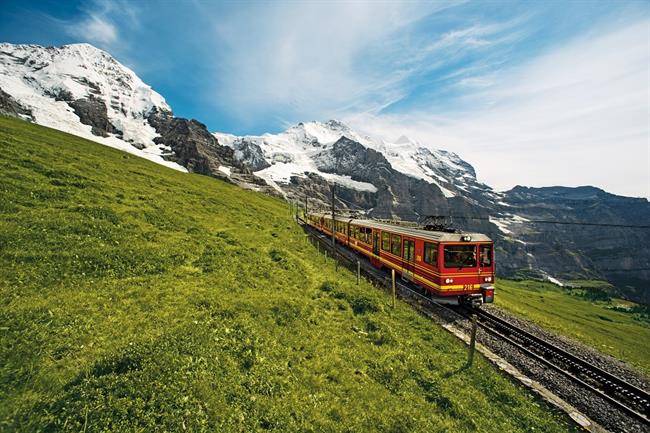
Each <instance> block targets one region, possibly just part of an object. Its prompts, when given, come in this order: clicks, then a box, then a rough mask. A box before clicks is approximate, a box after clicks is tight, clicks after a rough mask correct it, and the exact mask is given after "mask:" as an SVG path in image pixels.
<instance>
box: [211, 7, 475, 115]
mask: <svg viewBox="0 0 650 433" xmlns="http://www.w3.org/2000/svg"><path fill="white" fill-rule="evenodd" d="M457 3H458V2H448V3H439V4H431V3H406V2H403V3H400V2H387V3H382V4H381V7H377V3H375V2H349V3H316V2H305V3H293V2H292V3H280V2H278V3H273V4H267V5H266V6H264V7H260V5H259V4H258V5H257V7H256V8H254V10H251V9H246V8H244V9H243V10H242V9H239V10H237V11H230V12H229V14H227V15H226V16H221V17H220V18H219V20H218V21H217V22H216V23H215V25H214V27H215V33H214V35H215V38H216V46H215V53H218V55H216V54H215V60H216V62H217V67H216V69H217V71H216V77H215V82H214V97H215V100H216V101H223V103H224V104H228V107H229V108H230V109H231V110H233V111H236V112H238V113H239V114H240V115H241V116H242V118H245V117H249V118H250V119H256V118H258V117H259V116H263V115H264V114H265V113H270V112H273V113H279V112H281V113H282V115H283V116H284V117H285V119H286V120H287V121H289V122H292V121H295V120H297V119H304V118H315V117H321V116H322V115H323V114H324V113H329V114H330V115H336V114H337V113H340V112H341V110H342V109H341V107H348V108H349V109H352V107H354V109H359V108H361V109H363V110H368V109H371V108H372V109H374V110H377V109H381V107H384V106H386V105H387V104H389V103H391V102H394V101H396V100H399V99H400V98H401V97H403V96H404V94H405V92H404V89H403V86H404V83H405V81H406V80H407V79H408V77H409V76H410V75H411V74H413V73H416V72H417V70H416V68H415V65H414V56H415V55H416V54H417V55H420V53H421V51H422V48H424V49H428V50H430V51H433V47H422V45H423V44H424V42H425V41H424V40H422V39H421V40H418V41H417V45H418V46H415V45H413V44H410V43H409V41H408V39H409V36H413V34H412V33H411V32H412V28H413V27H414V26H417V23H418V22H419V21H420V20H422V19H424V18H426V17H427V16H430V15H432V14H436V13H437V12H440V11H441V10H445V9H446V8H449V7H453V6H454V5H456V4H457ZM469 33H472V32H471V31H468V34H467V35H451V34H450V35H445V36H444V37H445V38H447V39H453V40H457V41H458V42H457V43H458V44H464V45H470V44H472V45H478V44H481V43H484V42H486V41H484V40H483V39H481V38H480V37H479V36H480V35H478V34H473V35H470V34H469ZM426 40H427V41H428V40H430V38H426ZM412 42H414V43H415V42H416V41H412ZM445 43H446V44H448V45H453V44H454V42H453V41H451V40H450V41H447V42H445Z"/></svg>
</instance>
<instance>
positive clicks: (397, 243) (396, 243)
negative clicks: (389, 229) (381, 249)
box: [390, 235, 402, 256]
mask: <svg viewBox="0 0 650 433" xmlns="http://www.w3.org/2000/svg"><path fill="white" fill-rule="evenodd" d="M390 252H391V253H393V254H395V255H396V256H401V255H402V237H401V236H400V235H393V236H392V239H391V245H390Z"/></svg>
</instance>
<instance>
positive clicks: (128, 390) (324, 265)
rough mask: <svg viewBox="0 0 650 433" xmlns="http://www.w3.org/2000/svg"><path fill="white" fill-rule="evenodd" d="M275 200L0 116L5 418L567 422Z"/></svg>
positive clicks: (454, 424)
mask: <svg viewBox="0 0 650 433" xmlns="http://www.w3.org/2000/svg"><path fill="white" fill-rule="evenodd" d="M465 356H466V353H465V347H464V346H463V345H462V344H461V343H460V342H459V341H457V340H456V339H455V338H453V337H452V336H450V335H448V334H447V333H446V332H444V331H442V330H441V329H440V328H437V327H435V326H434V325H433V324H432V323H431V322H430V321H429V320H427V319H425V318H423V317H421V316H419V315H418V314H416V313H414V312H413V311H412V310H411V309H410V308H409V307H408V306H406V305H401V304H400V305H398V307H397V308H396V309H395V310H393V309H391V308H390V307H389V301H388V298H387V296H386V295H385V294H383V293H382V292H381V291H379V290H377V289H375V288H373V287H372V286H371V285H369V284H367V283H363V284H362V285H361V286H356V285H355V280H354V278H353V276H352V275H351V274H349V273H348V272H347V271H340V272H339V273H338V274H337V273H335V270H334V266H333V263H332V262H325V260H324V259H323V258H322V257H319V256H318V254H317V252H316V251H315V250H314V249H313V248H312V247H311V246H310V245H309V244H308V243H307V242H306V241H305V239H304V235H303V233H302V232H301V231H300V229H299V228H298V227H297V226H295V225H294V224H293V223H292V222H291V221H290V219H289V217H288V215H287V208H286V206H285V204H284V203H283V202H281V201H279V200H277V199H273V198H270V197H266V196H262V195H259V194H256V193H253V192H249V191H244V190H241V189H239V188H237V187H235V186H232V185H229V184H227V183H224V182H221V181H217V180H215V179H211V178H208V177H203V176H199V175H188V174H183V173H179V172H175V171H173V170H169V169H166V168H163V167H161V166H158V165H155V164H153V163H150V162H148V161H145V160H142V159H139V158H136V157H133V156H129V155H127V154H125V153H122V152H119V151H116V150H113V149H110V148H107V147H103V146H101V145H98V144H95V143H92V142H89V141H86V140H83V139H80V138H76V137H73V136H70V135H67V134H64V133H61V132H57V131H53V130H50V129H47V128H42V127H38V126H35V125H30V124H27V123H24V122H22V121H18V120H12V119H7V118H1V117H0V431H71V432H79V431H85V432H92V431H119V432H128V431H193V432H198V431H219V432H228V431H238V432H239V431H257V430H259V431H267V430H272V431H283V432H285V431H373V430H380V431H395V432H398V431H426V432H435V431H453V432H464V431H472V432H474V431H478V432H529V431H532V430H533V429H534V430H535V431H545V432H559V431H567V430H571V428H572V427H570V426H569V425H568V423H567V421H566V418H565V417H564V416H562V415H560V414H557V413H553V412H551V411H550V410H549V407H548V406H547V405H545V404H542V403H540V402H539V401H538V400H536V399H535V398H534V397H532V396H531V395H530V394H528V393H527V392H525V390H523V389H521V388H519V387H518V386H515V385H514V384H513V383H511V382H510V380H509V379H507V378H505V377H503V376H501V375H500V374H499V373H498V372H497V371H496V370H495V369H494V368H493V367H492V366H491V365H489V364H488V363H487V362H486V361H485V360H484V359H482V358H479V359H478V362H477V363H476V364H475V366H474V368H473V369H472V370H471V371H468V370H466V369H463V365H464V362H465Z"/></svg>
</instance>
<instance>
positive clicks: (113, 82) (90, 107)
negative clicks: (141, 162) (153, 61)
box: [0, 43, 186, 171]
mask: <svg viewBox="0 0 650 433" xmlns="http://www.w3.org/2000/svg"><path fill="white" fill-rule="evenodd" d="M0 89H2V91H3V92H4V93H5V94H7V95H9V96H10V97H11V98H12V99H13V100H14V101H17V102H18V103H19V104H20V106H22V108H23V109H24V114H23V117H27V118H29V119H30V120H32V121H34V122H35V123H38V124H40V125H44V126H49V127H51V128H55V129H59V130H61V131H65V132H69V133H71V134H75V135H78V136H81V137H84V138H88V139H90V140H94V141H97V142H99V143H102V144H105V145H108V146H111V147H115V148H118V149H121V150H125V151H127V152H130V153H133V154H136V155H139V156H141V157H144V158H147V159H150V160H152V161H155V162H157V163H160V164H164V165H166V166H169V167H173V168H175V169H178V170H183V171H186V169H185V168H184V167H182V166H181V165H179V164H177V163H175V162H172V161H168V160H166V159H164V158H163V156H165V155H169V154H170V153H171V149H170V148H169V147H168V146H165V145H164V144H159V143H156V142H154V139H155V138H156V137H158V133H157V132H156V130H155V129H154V128H153V127H152V126H151V125H150V124H149V122H148V121H147V116H148V115H149V114H150V113H151V111H152V110H154V109H157V110H159V111H167V112H171V108H170V107H169V105H167V103H166V102H165V99H164V98H163V97H162V96H160V95H159V94H158V93H156V92H155V91H153V90H152V89H151V87H149V86H148V85H147V84H145V83H144V82H142V80H141V79H140V78H138V76H137V75H136V74H135V73H134V72H133V71H132V70H130V69H129V68H127V67H126V66H124V65H122V64H121V63H119V62H118V61H116V60H115V59H114V58H113V57H112V56H111V55H109V54H108V53H106V52H104V51H102V50H100V49H97V48H95V47H93V46H92V45H89V44H73V45H64V46H62V47H58V48H57V47H42V46H39V45H13V44H8V43H2V44H0ZM84 121H85V122H84Z"/></svg>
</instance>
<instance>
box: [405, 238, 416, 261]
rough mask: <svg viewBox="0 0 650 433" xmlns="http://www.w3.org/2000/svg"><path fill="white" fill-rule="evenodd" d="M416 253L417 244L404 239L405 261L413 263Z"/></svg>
mask: <svg viewBox="0 0 650 433" xmlns="http://www.w3.org/2000/svg"><path fill="white" fill-rule="evenodd" d="M414 253H415V243H414V242H413V241H410V240H408V239H404V260H406V261H407V262H412V261H413V254H414Z"/></svg>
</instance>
